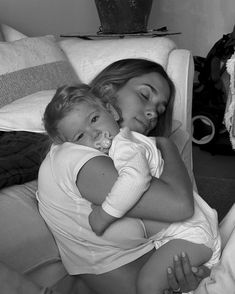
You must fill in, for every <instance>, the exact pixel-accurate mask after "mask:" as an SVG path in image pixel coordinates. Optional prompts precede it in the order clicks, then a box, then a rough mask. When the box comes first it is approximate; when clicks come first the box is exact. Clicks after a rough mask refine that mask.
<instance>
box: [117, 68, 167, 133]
mask: <svg viewBox="0 0 235 294" xmlns="http://www.w3.org/2000/svg"><path fill="white" fill-rule="evenodd" d="M116 96H117V104H118V106H119V107H120V110H121V112H122V119H123V120H122V123H121V127H124V126H127V127H128V128H129V129H130V130H132V131H136V132H139V133H142V134H145V135H147V134H148V133H149V132H150V131H151V130H152V129H153V128H154V127H155V126H156V124H157V121H158V117H159V115H161V114H163V113H164V112H165V111H166V107H167V103H168V101H169V98H170V87H169V84H168V82H167V81H166V80H165V78H163V77H162V76H161V75H160V74H159V73H155V72H153V73H149V74H145V75H142V76H140V77H136V78H132V79H130V80H129V81H128V82H127V83H126V84H125V86H124V87H122V88H121V89H120V90H119V91H117V93H116Z"/></svg>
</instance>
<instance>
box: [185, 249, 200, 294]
mask: <svg viewBox="0 0 235 294" xmlns="http://www.w3.org/2000/svg"><path fill="white" fill-rule="evenodd" d="M181 263H182V267H183V272H184V276H185V280H186V281H187V287H190V290H194V289H196V288H197V286H198V283H199V282H198V279H197V278H196V276H195V275H194V272H193V271H192V266H191V264H190V261H189V258H188V255H187V254H185V253H184V252H182V254H181ZM195 270H197V268H195Z"/></svg>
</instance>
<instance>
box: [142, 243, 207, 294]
mask: <svg viewBox="0 0 235 294" xmlns="http://www.w3.org/2000/svg"><path fill="white" fill-rule="evenodd" d="M182 251H184V252H187V254H188V256H189V259H190V263H191V264H192V265H194V266H198V265H201V264H204V263H205V262H207V261H208V260H209V259H210V257H211V255H212V250H211V249H210V248H208V247H206V246H205V245H203V244H195V243H191V242H188V241H185V240H180V239H177V240H172V241H169V242H168V243H166V244H164V245H163V246H162V247H160V248H158V249H157V250H156V251H155V253H154V254H152V256H151V258H149V260H148V261H147V262H146V263H145V264H144V265H143V267H142V268H141V270H140V273H139V276H138V284H137V293H138V294H144V293H148V294H160V293H163V290H164V289H168V288H169V287H168V282H167V268H168V267H169V266H171V267H172V266H173V258H174V256H175V255H180V253H181V252H182Z"/></svg>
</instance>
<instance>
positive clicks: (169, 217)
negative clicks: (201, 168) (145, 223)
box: [77, 137, 193, 222]
mask: <svg viewBox="0 0 235 294" xmlns="http://www.w3.org/2000/svg"><path fill="white" fill-rule="evenodd" d="M157 143H158V148H159V149H160V150H161V152H162V156H163V159H164V162H165V165H164V171H163V173H162V175H161V177H160V179H156V178H153V179H152V181H151V185H150V187H149V189H148V190H147V191H146V192H145V193H144V194H143V196H142V197H141V199H140V200H139V201H138V203H137V204H136V205H135V206H134V207H133V208H132V209H131V210H130V211H129V212H128V213H127V215H128V216H131V217H141V218H144V219H152V220H158V221H166V222H173V221H180V220H183V219H186V218H188V217H191V216H192V214H193V194H192V185H191V181H190V179H189V176H188V173H187V170H186V168H185V166H184V164H183V162H182V160H181V157H180V155H179V152H178V150H177V148H176V146H175V145H174V143H172V142H171V141H170V140H169V139H167V138H162V137H161V138H158V140H157ZM117 176H118V174H117V171H116V169H115V167H114V165H113V162H112V160H111V159H110V158H109V157H104V156H100V157H95V158H93V159H91V160H89V161H88V162H87V163H86V164H85V165H84V167H83V168H82V169H81V171H80V173H79V174H78V176H77V186H78V187H79V190H80V192H81V193H82V195H83V197H85V198H86V199H88V200H89V201H91V202H92V203H93V204H95V205H101V204H102V202H103V201H104V200H105V197H106V195H108V193H109V192H110V190H111V188H112V186H113V185H114V183H115V181H116V179H117ZM91 183H92V185H91Z"/></svg>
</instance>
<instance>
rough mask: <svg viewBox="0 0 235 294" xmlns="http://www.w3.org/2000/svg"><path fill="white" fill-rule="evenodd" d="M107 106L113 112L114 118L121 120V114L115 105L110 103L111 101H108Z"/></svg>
mask: <svg viewBox="0 0 235 294" xmlns="http://www.w3.org/2000/svg"><path fill="white" fill-rule="evenodd" d="M106 108H107V110H108V111H109V112H110V113H111V114H112V116H113V117H114V119H115V120H116V121H119V119H120V116H119V114H118V112H117V110H116V109H115V107H113V105H112V104H110V103H106Z"/></svg>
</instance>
